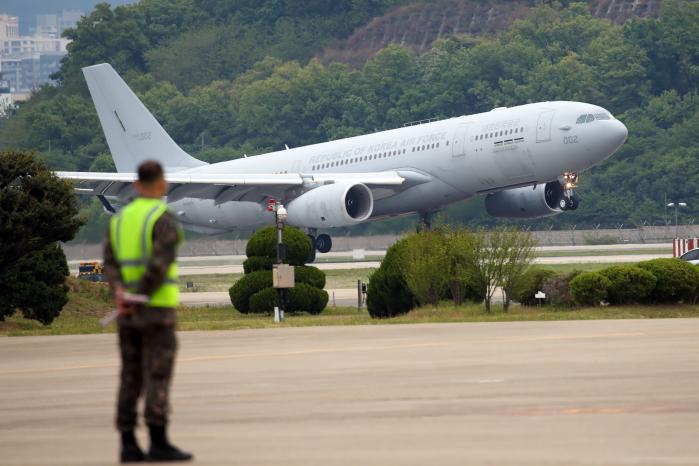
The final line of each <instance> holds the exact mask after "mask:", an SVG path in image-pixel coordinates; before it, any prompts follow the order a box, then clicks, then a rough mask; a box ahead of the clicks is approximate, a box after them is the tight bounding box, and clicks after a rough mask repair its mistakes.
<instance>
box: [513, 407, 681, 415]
mask: <svg viewBox="0 0 699 466" xmlns="http://www.w3.org/2000/svg"><path fill="white" fill-rule="evenodd" d="M676 411H678V409H677V407H675V406H670V405H650V406H576V407H569V408H532V409H524V410H521V411H512V412H506V413H503V414H504V415H506V416H567V415H577V414H655V413H672V412H676Z"/></svg>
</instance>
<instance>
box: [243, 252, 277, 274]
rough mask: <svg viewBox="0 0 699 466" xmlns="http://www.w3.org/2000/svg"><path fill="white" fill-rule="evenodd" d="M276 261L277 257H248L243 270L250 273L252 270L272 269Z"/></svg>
mask: <svg viewBox="0 0 699 466" xmlns="http://www.w3.org/2000/svg"><path fill="white" fill-rule="evenodd" d="M275 262H276V259H272V258H271V257H263V256H252V257H248V258H247V259H246V260H245V262H243V272H245V273H246V274H248V273H250V272H257V271H258V270H272V265H274V263H275Z"/></svg>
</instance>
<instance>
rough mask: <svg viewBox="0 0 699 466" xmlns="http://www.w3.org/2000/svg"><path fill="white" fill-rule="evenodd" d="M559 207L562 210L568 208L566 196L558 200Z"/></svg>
mask: <svg viewBox="0 0 699 466" xmlns="http://www.w3.org/2000/svg"><path fill="white" fill-rule="evenodd" d="M558 208H559V209H561V210H568V199H566V198H565V197H562V198H561V199H560V200H559V201H558Z"/></svg>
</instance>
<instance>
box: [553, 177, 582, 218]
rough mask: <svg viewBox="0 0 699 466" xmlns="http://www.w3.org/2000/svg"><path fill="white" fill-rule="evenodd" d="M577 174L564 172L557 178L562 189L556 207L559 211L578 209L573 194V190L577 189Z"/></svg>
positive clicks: (576, 200)
mask: <svg viewBox="0 0 699 466" xmlns="http://www.w3.org/2000/svg"><path fill="white" fill-rule="evenodd" d="M578 180H579V177H578V174H577V173H572V172H565V173H563V175H561V176H559V177H558V182H559V183H561V186H562V187H563V197H562V198H561V199H560V200H559V201H558V207H559V208H560V209H561V210H564V211H565V210H575V209H577V208H578V205H579V204H580V201H578V198H577V197H576V196H575V195H574V194H573V189H574V188H577V187H578Z"/></svg>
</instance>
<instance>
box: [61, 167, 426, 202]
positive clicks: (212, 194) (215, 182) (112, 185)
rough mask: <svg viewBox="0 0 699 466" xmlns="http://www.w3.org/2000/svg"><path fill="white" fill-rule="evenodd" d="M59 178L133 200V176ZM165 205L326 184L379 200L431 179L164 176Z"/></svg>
mask: <svg viewBox="0 0 699 466" xmlns="http://www.w3.org/2000/svg"><path fill="white" fill-rule="evenodd" d="M56 175H57V176H58V177H59V178H62V179H66V180H71V181H74V182H76V191H77V192H78V193H80V194H87V195H96V196H100V198H101V199H104V197H111V198H117V199H118V200H120V201H126V200H128V199H129V198H131V197H133V196H134V190H133V185H132V183H133V182H134V181H136V179H137V178H138V175H137V174H136V173H93V172H56ZM165 178H166V180H167V182H168V185H169V188H168V202H175V201H178V200H180V199H184V198H196V199H213V200H215V201H216V203H217V204H220V203H223V202H229V201H251V202H264V201H265V200H266V199H267V198H269V197H284V192H285V191H286V190H288V189H290V188H293V187H296V186H299V187H304V188H306V189H312V188H313V187H314V185H322V184H326V183H339V182H354V183H362V184H365V185H367V187H369V188H370V189H372V191H375V192H376V194H377V195H379V197H386V194H387V193H390V194H393V193H395V192H396V191H398V190H401V188H403V189H404V188H405V187H407V186H408V185H414V184H419V183H422V182H426V181H429V180H430V179H431V177H428V176H426V175H423V174H421V173H417V172H412V171H400V172H398V171H387V172H372V173H318V174H313V175H310V174H309V175H306V174H269V173H267V174H255V173H247V174H227V173H186V172H185V173H181V172H174V173H167V174H166V175H165Z"/></svg>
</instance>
